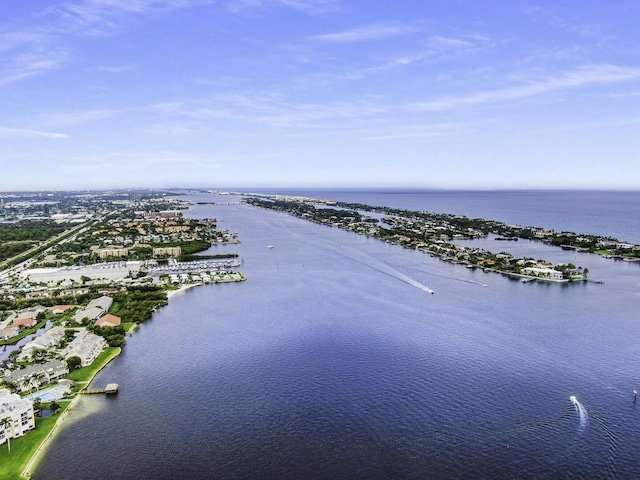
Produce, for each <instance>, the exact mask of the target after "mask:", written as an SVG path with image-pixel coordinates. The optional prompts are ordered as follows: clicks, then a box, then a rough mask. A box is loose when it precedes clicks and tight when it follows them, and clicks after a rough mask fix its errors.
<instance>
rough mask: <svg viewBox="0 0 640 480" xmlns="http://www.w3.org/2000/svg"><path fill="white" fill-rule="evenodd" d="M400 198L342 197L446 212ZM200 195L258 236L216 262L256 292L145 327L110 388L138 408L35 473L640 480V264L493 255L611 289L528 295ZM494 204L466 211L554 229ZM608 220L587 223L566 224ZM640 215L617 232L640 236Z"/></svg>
mask: <svg viewBox="0 0 640 480" xmlns="http://www.w3.org/2000/svg"><path fill="white" fill-rule="evenodd" d="M307 193H308V196H314V195H313V192H307ZM315 193H318V192H315ZM321 193H324V194H323V195H319V196H321V197H322V198H327V197H328V195H329V194H330V192H329V194H328V193H327V192H321ZM393 195H394V194H392V193H389V192H385V193H383V194H377V196H376V194H375V193H371V192H367V193H366V194H365V193H362V192H355V193H348V192H347V193H345V192H338V193H336V194H335V199H340V200H348V201H356V200H355V199H357V198H359V199H360V200H359V201H362V202H363V203H370V204H377V205H383V204H385V202H386V203H389V204H390V206H396V207H403V208H414V209H424V210H433V211H438V209H436V208H429V206H430V204H429V201H428V200H429V198H430V197H429V195H430V194H428V193H415V195H417V197H411V199H410V201H409V200H407V199H406V198H405V199H402V198H400V197H398V196H393ZM396 195H405V194H404V193H401V194H396ZM420 195H422V197H420ZM451 195H452V196H451V197H449V198H450V199H452V198H455V197H454V196H453V195H454V194H453V193H451ZM464 195H465V194H458V196H459V197H462V196H464ZM487 195H489V193H487ZM492 195H494V196H499V195H500V192H493V193H492ZM470 196H471V194H469V195H467V197H465V198H466V200H464V201H462V200H460V199H459V201H458V203H457V204H456V203H455V202H454V203H453V204H452V205H451V206H452V208H454V209H457V208H462V209H464V208H465V207H464V202H466V201H468V202H469V204H470V205H471V204H473V205H477V201H476V202H475V203H474V202H473V201H472V200H468V198H470ZM489 196H490V195H489ZM539 196H544V194H543V193H540V194H539ZM340 197H342V198H340ZM192 198H193V199H194V200H199V201H220V202H225V203H226V202H232V204H227V205H194V207H193V209H192V211H191V212H190V213H189V215H191V216H193V217H215V218H217V219H218V221H219V226H220V227H222V228H226V229H229V230H231V231H233V232H237V233H238V234H239V239H240V240H241V242H242V243H241V244H240V245H230V246H218V247H214V248H213V249H212V252H214V253H226V252H230V253H238V254H239V255H240V256H241V258H242V259H243V261H244V265H243V267H242V271H243V273H244V274H245V275H246V277H247V281H246V282H243V283H239V284H223V285H208V286H201V287H196V288H193V289H190V290H188V291H186V292H185V293H183V294H180V295H178V296H176V297H174V298H173V299H172V300H171V302H170V303H169V305H168V306H167V307H165V308H163V309H162V310H161V311H159V312H157V313H156V314H155V315H154V317H153V318H152V319H151V320H150V321H148V322H147V323H145V324H143V325H142V326H141V327H140V328H138V329H137V330H136V331H135V332H134V334H133V335H132V336H131V337H130V338H129V339H128V340H127V343H126V346H125V348H124V351H123V353H122V354H121V355H120V356H119V357H118V358H116V359H115V360H114V361H113V362H112V363H111V364H110V365H109V366H108V367H107V368H106V369H104V370H103V371H102V372H101V373H100V374H99V375H98V376H97V377H96V379H95V381H94V383H95V384H96V385H102V384H106V383H110V382H115V383H118V384H119V385H120V391H119V393H118V395H117V396H115V397H100V396H85V397H82V398H80V399H79V400H78V402H77V403H76V404H75V406H74V409H73V410H72V411H71V412H70V413H69V415H67V418H66V419H65V425H64V427H63V428H62V429H61V430H60V432H59V433H58V434H57V435H56V437H55V439H54V440H53V441H52V443H51V444H50V446H49V448H48V450H47V453H46V455H45V457H44V458H43V461H42V462H41V463H40V466H39V468H38V470H37V472H36V475H35V477H34V478H37V479H42V478H44V479H59V478H87V479H88V478H91V479H102V478H104V479H115V478H118V479H146V478H148V479H152V478H153V479H157V478H172V479H216V478H217V479H300V478H305V479H341V478H344V479H394V478H395V479H424V478H442V479H454V478H465V479H483V478H496V479H512V478H521V479H527V478H530V479H534V478H535V479H537V478H555V479H582V478H636V477H637V472H638V471H640V459H639V458H638V455H637V448H636V447H637V445H638V443H640V429H638V428H637V425H638V424H639V422H640V410H639V407H638V405H637V404H635V403H633V394H632V391H633V390H634V389H636V388H638V387H639V386H640V380H639V379H638V358H640V355H639V354H640V329H638V328H637V322H638V316H637V312H638V307H639V306H640V265H638V264H635V263H630V262H621V261H613V260H607V259H603V258H601V257H598V256H595V255H588V254H580V253H576V252H567V251H563V250H560V249H553V248H551V247H547V246H544V245H541V244H538V243H531V242H522V241H521V242H517V243H516V242H494V243H499V244H500V245H499V246H498V247H499V248H500V250H503V249H507V248H513V249H517V250H518V251H519V252H526V253H527V254H528V255H531V256H534V257H535V258H548V259H552V260H553V261H554V262H555V261H562V260H564V261H570V262H573V263H575V264H576V265H580V266H583V267H587V268H589V271H590V276H591V277H592V278H594V279H598V280H602V281H603V282H604V283H602V284H594V283H579V284H570V285H556V284H544V283H528V284H523V283H521V282H518V281H514V280H510V279H508V278H506V277H503V276H500V275H496V274H488V273H484V272H480V271H477V270H476V271H471V270H468V269H465V268H464V267H461V266H456V265H450V264H448V263H445V262H442V261H440V260H438V259H436V258H432V257H430V256H428V255H424V254H421V253H419V252H416V251H413V250H407V249H403V248H401V247H399V246H394V245H390V244H386V243H383V242H380V241H376V240H373V239H368V238H366V237H362V236H358V235H356V234H352V233H349V232H345V231H341V230H338V229H335V228H330V227H325V226H320V225H316V224H313V223H310V222H306V221H304V220H300V219H297V218H294V217H291V216H288V215H286V214H282V213H277V212H273V211H264V210H259V209H255V208H252V207H249V206H246V205H239V204H233V202H234V201H235V200H237V197H234V196H224V197H221V196H213V195H209V194H197V195H196V194H193V195H192ZM635 198H636V199H637V196H636V197H635ZM494 200H495V204H494V206H493V207H491V208H485V209H484V210H480V211H472V212H467V214H468V215H471V216H483V217H484V218H487V219H489V218H493V217H492V215H497V216H498V217H497V218H496V219H498V220H503V221H510V222H513V223H520V224H527V225H534V226H547V225H545V224H544V223H542V224H539V222H537V221H536V219H540V220H544V213H541V212H540V211H539V210H540V208H543V207H539V208H538V211H535V210H536V204H535V203H534V204H530V205H529V206H528V207H527V206H526V205H524V204H523V206H522V213H521V216H520V217H518V218H511V217H510V215H512V214H511V213H509V212H510V211H511V210H513V208H514V206H513V204H512V203H509V204H508V205H507V203H506V202H504V201H503V202H502V203H503V204H504V205H505V212H503V216H502V218H500V217H499V215H500V211H499V205H500V201H499V199H494ZM620 201H621V202H622V203H623V204H625V208H627V210H626V211H621V212H620V211H616V214H615V215H617V216H618V217H616V218H621V219H622V218H626V219H628V218H633V217H631V216H630V215H631V214H632V213H633V212H637V209H638V206H639V203H635V204H632V205H627V204H626V203H625V202H624V201H623V200H620ZM569 203H571V205H573V206H572V207H568V206H566V205H562V204H557V203H556V205H555V207H554V209H553V213H552V214H550V218H551V219H553V223H554V225H549V226H550V227H551V228H562V226H561V225H559V226H556V224H555V223H556V222H560V223H561V218H562V212H563V211H564V212H567V211H568V210H567V209H569V208H574V209H577V208H578V207H577V206H576V205H574V203H575V202H573V200H572V202H569ZM417 205H420V206H422V208H416V206H417ZM496 205H497V206H496ZM538 205H544V208H545V209H551V206H550V205H551V204H550V202H548V201H545V202H542V203H540V204H538ZM598 205H599V204H598ZM443 207H444V205H443ZM527 208H528V209H529V211H527ZM592 210H597V211H602V213H603V214H606V209H604V208H601V206H599V207H598V208H594V209H592ZM532 211H534V212H533V213H532ZM452 213H464V212H459V211H452ZM585 215H586V217H585V218H589V214H588V213H587V214H585ZM615 215H614V217H615ZM569 216H570V217H571V218H570V219H569ZM611 217H612V215H608V216H607V219H606V222H612V220H611ZM531 220H533V221H531ZM599 221H600V220H598V219H596V220H593V221H592V224H590V225H589V224H586V223H584V222H583V223H582V224H578V223H577V222H576V218H575V215H569V214H567V222H566V224H567V225H568V226H567V227H566V229H567V230H572V231H578V232H579V233H600V232H596V231H593V230H592V228H599V227H598V225H599V223H598V222H599ZM603 221H604V220H603ZM628 223H629V222H627V223H625V224H624V225H623V226H620V228H619V229H618V231H617V232H615V233H616V234H617V236H620V235H619V233H618V232H622V233H624V232H627V235H626V236H625V238H624V239H625V240H628V241H633V239H635V238H640V234H639V232H638V226H637V225H633V224H632V225H631V226H629V224H628ZM569 227H570V228H569ZM577 227H578V228H577ZM581 227H584V228H581ZM585 228H586V230H585ZM479 242H490V240H479ZM507 243H509V244H510V245H506V244H507ZM268 245H273V246H274V248H272V249H269V248H267V246H268ZM498 247H495V248H498ZM418 284H420V285H424V286H427V287H429V288H430V289H433V290H434V292H435V294H434V295H429V294H427V293H426V292H425V291H424V290H422V289H420V288H416V286H417V285H418ZM571 397H574V398H573V401H572V399H571Z"/></svg>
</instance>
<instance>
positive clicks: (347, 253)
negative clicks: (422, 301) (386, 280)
mask: <svg viewBox="0 0 640 480" xmlns="http://www.w3.org/2000/svg"><path fill="white" fill-rule="evenodd" d="M331 250H334V251H335V252H336V253H339V254H340V255H342V256H343V257H346V258H349V259H351V260H355V261H356V262H359V263H361V264H363V265H366V266H368V267H371V268H373V269H374V270H377V271H378V272H380V273H384V274H385V275H389V276H390V277H393V278H396V279H398V280H401V281H403V282H405V283H407V284H409V285H411V286H413V287H416V288H418V289H420V290H422V291H423V292H427V293H430V294H433V293H434V291H433V290H432V289H430V288H429V287H428V286H426V285H425V284H424V283H422V282H421V281H419V280H417V279H415V278H412V277H410V276H409V275H405V274H404V273H402V272H401V271H400V270H398V269H397V268H394V267H393V266H391V265H389V264H388V263H385V262H383V261H382V260H380V259H378V258H376V257H374V256H372V255H369V254H368V253H365V252H363V251H361V250H358V249H356V248H353V247H349V246H346V245H341V246H340V248H335V249H334V248H331Z"/></svg>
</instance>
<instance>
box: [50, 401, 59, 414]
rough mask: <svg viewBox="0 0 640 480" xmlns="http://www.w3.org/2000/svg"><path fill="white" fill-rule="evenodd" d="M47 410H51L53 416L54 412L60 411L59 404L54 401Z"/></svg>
mask: <svg viewBox="0 0 640 480" xmlns="http://www.w3.org/2000/svg"><path fill="white" fill-rule="evenodd" d="M49 410H51V413H52V414H53V415H55V414H56V412H57V411H58V410H60V404H59V403H58V402H56V401H55V400H54V401H53V402H51V403H50V404H49Z"/></svg>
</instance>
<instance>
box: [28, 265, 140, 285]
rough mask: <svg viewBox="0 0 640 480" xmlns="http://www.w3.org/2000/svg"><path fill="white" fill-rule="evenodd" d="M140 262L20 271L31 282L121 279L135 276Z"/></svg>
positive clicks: (52, 282)
mask: <svg viewBox="0 0 640 480" xmlns="http://www.w3.org/2000/svg"><path fill="white" fill-rule="evenodd" d="M140 266H141V263H140V262H115V263H103V264H97V265H90V266H87V267H61V268H32V269H29V270H25V271H23V272H20V276H21V277H22V278H23V279H26V280H29V281H30V282H32V283H49V284H54V283H57V282H64V281H67V280H71V281H74V282H81V281H82V280H83V277H85V278H89V279H91V280H121V279H123V278H127V277H135V276H137V274H138V272H140Z"/></svg>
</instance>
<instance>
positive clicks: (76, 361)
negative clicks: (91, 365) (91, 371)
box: [66, 356, 82, 372]
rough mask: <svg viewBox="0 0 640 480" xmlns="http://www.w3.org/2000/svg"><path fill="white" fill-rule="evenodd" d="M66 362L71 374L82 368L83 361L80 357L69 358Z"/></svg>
mask: <svg viewBox="0 0 640 480" xmlns="http://www.w3.org/2000/svg"><path fill="white" fill-rule="evenodd" d="M66 362H67V367H69V371H70V372H73V371H74V370H76V369H78V368H80V367H81V366H82V360H81V359H80V357H76V356H74V357H69V358H67V360H66Z"/></svg>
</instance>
